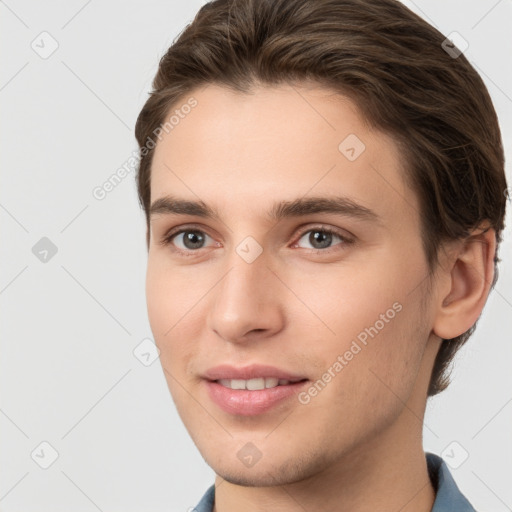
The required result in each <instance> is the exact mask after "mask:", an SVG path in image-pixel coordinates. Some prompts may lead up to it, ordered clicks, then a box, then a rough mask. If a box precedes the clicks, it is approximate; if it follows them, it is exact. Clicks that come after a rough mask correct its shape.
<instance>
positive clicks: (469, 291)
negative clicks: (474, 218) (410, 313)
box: [433, 226, 496, 339]
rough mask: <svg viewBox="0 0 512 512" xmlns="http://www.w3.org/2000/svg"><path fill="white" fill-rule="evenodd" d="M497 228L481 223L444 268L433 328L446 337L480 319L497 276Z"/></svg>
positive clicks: (451, 336)
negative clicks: (495, 257) (495, 261)
mask: <svg viewBox="0 0 512 512" xmlns="http://www.w3.org/2000/svg"><path fill="white" fill-rule="evenodd" d="M495 252H496V232H495V231H494V229H493V228H490V227H486V226H480V227H479V228H478V229H476V230H474V231H473V232H472V233H471V234H470V236H469V237H468V238H466V239H464V241H461V242H459V243H458V244H457V245H456V246H455V251H454V252H452V253H451V256H450V257H449V258H448V263H445V264H444V265H443V266H442V267H443V268H442V269H440V272H441V273H442V276H440V277H441V280H440V282H441V283H442V285H443V286H442V287H440V289H442V290H443V291H442V293H441V294H440V295H439V304H438V311H437V315H436V318H435V322H434V326H433V331H434V333H435V334H436V335H437V336H439V337H440V338H442V339H451V338H455V337H457V336H459V335H461V334H463V333H464V332H466V331H467V330H468V329H469V328H471V327H472V326H473V325H474V323H475V322H476V321H477V320H478V317H479V316H480V313H481V312H482V309H483V308H484V305H485V302H486V301H487V296H488V295H489V292H490V289H491V285H492V281H493V279H494V255H495Z"/></svg>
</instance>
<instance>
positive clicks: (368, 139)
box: [151, 84, 417, 216]
mask: <svg viewBox="0 0 512 512" xmlns="http://www.w3.org/2000/svg"><path fill="white" fill-rule="evenodd" d="M191 98H192V99H193V100H194V102H195V106H194V108H192V109H190V108H183V105H185V104H187V103H190V99H191ZM173 113H174V116H175V119H174V120H175V124H173V128H172V129H171V130H169V132H168V133H165V132H164V133H163V134H162V138H161V140H160V141H159V142H158V144H157V146H156V148H155V153H154V155H153V162H152V175H151V200H152V202H154V201H155V200H157V199H158V198H160V197H163V196H165V195H168V194H170V195H173V196H179V197H182V198H185V199H190V200H198V199H201V200H205V201H206V202H207V203H212V206H214V207H220V206H221V205H225V207H226V208H227V209H230V208H231V206H233V208H235V203H236V210H237V211H240V210H241V209H244V210H247V211H249V210H254V209H258V208H260V206H262V205H263V204H268V203H269V201H271V202H274V201H276V200H292V199H295V198H297V197H302V196H304V195H314V196H319V195H323V196H325V195H326V194H327V195H328V194H335V195H344V196H347V197H350V198H351V199H352V200H354V201H356V202H359V203H361V204H363V205H366V206H368V207H372V209H375V210H380V212H381V213H382V215H383V216H385V215H391V214H394V215H397V214H398V215H400V214H403V213H404V212H403V211H404V209H411V208H412V209H413V210H417V204H416V200H415V197H414V194H413V193H412V191H411V190H410V189H409V188H408V187H407V185H406V183H405V181H404V179H403V166H404V162H403V161H402V158H401V155H400V151H399V148H398V146H397V145H396V143H395V142H394V140H393V139H392V138H391V137H390V136H388V135H386V134H384V133H382V132H380V131H376V130H374V129H372V128H370V127H369V126H368V125H367V123H366V122H365V120H364V119H363V118H362V116H361V115H360V113H359V112H358V109H357V106H356V105H355V104H354V103H353V102H352V101H351V100H350V99H348V98H347V97H345V96H341V95H339V94H336V93H335V92H334V91H331V90H329V89H325V88H322V87H319V86H316V87H315V86H298V85H293V86H292V85H280V86H272V87H269V86H266V87H258V88H255V89H253V90H252V91H251V92H250V93H248V94H247V93H240V92H235V91H232V90H230V89H227V88H225V87H222V86H219V85H215V84H209V85H208V86H207V87H203V88H200V89H196V90H195V91H192V92H191V93H190V95H188V96H186V97H184V98H183V99H182V100H181V102H178V103H176V104H175V105H173V107H172V109H171V110H170V112H169V115H171V114H173ZM169 115H168V116H167V118H169ZM178 119H179V120H178ZM176 121H177V122H176ZM232 213H235V209H233V210H232ZM409 215H410V214H409Z"/></svg>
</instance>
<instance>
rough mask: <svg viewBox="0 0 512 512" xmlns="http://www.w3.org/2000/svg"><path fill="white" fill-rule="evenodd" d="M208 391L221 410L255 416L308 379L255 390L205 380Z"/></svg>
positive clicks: (294, 391) (291, 394) (301, 385)
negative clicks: (231, 387)
mask: <svg viewBox="0 0 512 512" xmlns="http://www.w3.org/2000/svg"><path fill="white" fill-rule="evenodd" d="M205 382H206V386H207V388H208V393H209V395H210V398H211V399H212V401H213V402H215V403H216V404H217V405H218V406H219V407H220V408H221V409H222V410H223V411H225V412H227V413H230V414H238V415H241V416H256V415H258V414H262V413H264V412H267V411H269V410H270V409H271V408H272V407H274V406H276V405H277V404H278V403H280V402H282V401H283V400H286V399H287V398H290V397H292V396H294V395H297V394H298V393H299V391H300V389H301V388H302V387H304V386H305V385H306V384H307V383H308V381H307V380H304V381H301V382H295V383H293V384H286V385H284V386H276V387H275V388H265V389H260V390H256V391H249V390H247V389H230V388H226V387H225V386H222V385H221V384H219V383H218V382H213V381H205Z"/></svg>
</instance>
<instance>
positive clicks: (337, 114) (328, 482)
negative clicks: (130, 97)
mask: <svg viewBox="0 0 512 512" xmlns="http://www.w3.org/2000/svg"><path fill="white" fill-rule="evenodd" d="M190 96H194V98H196V100H197V102H198V105H197V106H196V107H195V108H194V109H193V110H192V111H191V112H190V113H189V114H188V115H187V116H186V117H185V118H184V119H182V120H181V121H180V123H179V124H178V125H177V126H176V127H175V128H174V129H173V130H172V131H171V132H170V133H169V134H164V136H163V138H162V140H160V141H159V142H158V144H157V147H156V149H155V154H154V159H153V166H152V177H151V191H152V192H151V194H152V201H155V200H156V199H158V198H161V197H163V196H165V195H167V194H172V195H173V196H176V197H179V198H182V199H189V200H193V201H197V200H202V201H204V202H205V203H206V204H208V205H211V206H212V207H215V208H217V209H218V211H219V214H220V215H221V220H220V221H217V220H212V219H204V218H201V217H197V216H191V215H168V214H157V215H154V216H152V218H151V230H150V235H151V236H150V243H149V248H148V250H149V252H148V268H147V287H146V295H147V305H148V315H149V321H150V324H151V329H152V331H153V334H154V338H155V341H156V344H157V346H158V348H159V349H160V360H161V364H162V367H163V369H164V372H165V377H166V379H167V383H168V386H169V390H170V392H171V395H172V397H173V400H174V402H175V404H176V407H177V410H178V412H179V414H180V416H181V418H182V420H183V422H184V425H185V426H186V428H187V430H188V432H189V433H190V436H191V437H192V439H193V441H194V442H195V444H196V446H197V447H198V449H199V451H200V452H201V454H202V456H203V457H204V459H205V460H206V462H207V463H208V464H209V465H210V466H211V467H212V468H213V469H214V471H215V473H216V475H217V477H216V486H217V488H216V502H215V510H216V511H217V512H230V511H235V510H245V511H263V510H270V509H272V510H274V511H281V510H283V511H284V510H286V511H296V510H297V511H303V510H311V511H316V510H337V511H345V510H346V511H349V510H350V511H352V512H358V511H363V510H365V511H367V510H373V509H378V510H390V511H395V510H396V511H398V510H401V512H404V511H405V512H407V511H413V510H414V511H416V512H417V511H424V512H427V511H430V510H431V508H432V504H433V501H434V498H435V491H434V489H433V487H432V485H431V483H430V480H429V477H428V474H427V467H426V461H425V455H424V452H423V447H422V439H421V435H422V425H423V416H424V411H425V405H426V396H427V387H428V382H429V379H430V374H431V370H432V365H433V362H434V358H435V355H436V353H437V350H438V348H439V346H440V343H441V337H445V338H452V337H454V336H457V335H459V334H461V333H462V332H464V331H465V330H467V329H468V328H469V327H470V326H471V325H473V323H474V322H475V321H476V319H477V318H478V315H479V314H480V311H481V310H482V308H483V305H484V303H485V300H486V297H487V294H488V291H489V286H490V282H491V281H492V272H493V269H492V255H493V254H494V249H495V245H494V244H495V242H494V232H493V231H492V230H489V231H487V232H486V233H485V234H483V235H480V234H478V233H479V232H478V233H477V232H476V231H475V234H474V238H471V239H470V240H469V241H468V242H467V243H462V242H460V243H452V244H450V245H447V246H446V248H445V249H444V250H443V251H442V255H441V256H442V257H441V267H440V268H439V270H438V272H437V273H436V275H435V276H434V278H433V279H432V281H431V282H430V283H429V279H428V267H427V262H426V259H425V255H424V253H423V250H422V245H421V238H420V214H419V206H418V202H417V198H416V196H415V194H414V193H413V192H412V191H411V190H410V189H409V188H408V187H407V186H406V184H405V182H404V180H403V178H402V173H403V166H405V165H406V162H404V161H403V160H402V157H401V154H400V151H399V148H398V146H397V145H396V144H395V143H394V142H393V140H392V139H391V138H390V137H389V136H387V135H385V134H384V133H381V132H378V131H375V130H372V129H370V128H369V127H368V126H367V125H366V124H365V123H364V121H363V120H362V118H361V117H360V115H359V113H358V111H357V108H356V106H355V105H354V104H353V103H352V102H351V101H350V100H348V99H347V98H345V97H342V96H340V95H336V94H334V93H333V92H330V91H329V90H327V89H324V88H321V87H319V86H316V87H314V86H311V85H306V84H304V83H303V84H299V85H297V84H296V85H294V86H291V85H282V86H279V87H263V86H260V87H257V88H256V89H255V90H254V91H253V92H252V93H251V94H241V93H235V92H233V91H230V90H228V89H226V88H223V87H221V86H217V85H215V84H210V85H209V86H208V87H206V88H201V89H197V90H195V91H194V92H193V93H192V94H191V95H190ZM185 101H186V99H185V100H184V102H185ZM178 107H179V105H178ZM175 108H176V105H175V106H173V110H174V109H175ZM349 134H355V135H356V136H357V137H358V138H359V139H360V140H361V141H363V143H364V144H365V150H364V151H363V152H362V153H361V154H360V155H359V156H358V157H357V158H356V159H355V160H354V161H350V160H349V159H347V158H346V157H345V156H344V154H342V152H340V150H339V149H338V146H339V144H340V142H342V141H343V140H344V139H345V138H346V137H347V136H348V135H349ZM333 195H343V196H346V197H348V198H350V199H351V200H353V201H355V202H357V203H359V204H361V205H363V206H365V207H367V208H370V209H371V210H373V211H374V212H375V213H376V214H377V215H378V216H379V219H380V221H379V222H375V221H371V220H370V221H369V220H362V219H357V218H353V217H349V216H340V215H337V214H333V213H318V214H310V215H308V216H304V217H298V218H287V219H283V220H280V221H279V222H276V221H275V220H269V219H268V218H266V217H265V213H266V212H267V210H269V209H270V207H271V206H272V204H273V203H274V202H275V201H281V200H293V199H296V198H300V197H313V196H315V197H332V196H333ZM322 225H323V226H325V227H327V228H330V229H334V230H337V231H338V232H339V233H340V234H341V236H345V237H347V238H348V239H351V240H353V243H350V244H347V243H344V242H343V241H342V240H341V239H339V238H337V237H336V236H333V238H332V242H331V244H330V246H329V245H328V246H327V248H325V249H318V250H317V252H315V250H314V249H315V247H318V246H314V245H312V243H314V240H313V241H312V235H313V234H314V233H315V228H316V229H318V228H319V227H320V226H322ZM178 226H183V227H184V228H185V227H186V228H189V229H196V230H197V229H199V230H200V231H201V232H202V233H203V234H204V235H206V236H205V239H204V244H203V247H202V248H199V249H190V248H188V247H187V246H186V245H184V237H183V235H177V237H175V238H174V239H173V241H172V242H169V243H168V244H167V245H164V244H161V243H159V242H160V241H161V240H162V239H164V238H165V235H166V234H167V233H168V232H169V231H170V229H171V228H175V227H178ZM311 230H313V232H312V231H311ZM304 235H305V236H304ZM310 235H311V236H310ZM247 236H251V237H253V238H254V239H255V240H256V241H257V242H258V243H259V245H260V246H261V248H262V249H263V252H262V253H261V255H260V256H259V257H257V258H256V259H255V260H254V261H253V262H252V263H250V264H249V263H247V262H246V261H244V260H243V259H242V258H241V257H240V256H239V254H237V252H236V248H237V246H238V244H240V242H242V240H244V239H245V238H246V237H247ZM473 242H476V243H473ZM179 249H182V250H184V251H187V250H188V253H189V254H191V253H193V254H192V256H184V255H181V254H179V253H178V252H177V250H179ZM194 251H195V252H194ZM321 251H324V252H321ZM429 284H430V285H431V286H430V287H429V286H428V285H429ZM396 303H398V304H399V305H401V310H400V311H399V312H397V313H396V314H395V315H394V318H393V319H391V320H389V321H388V322H386V323H385V326H384V327H383V328H382V329H380V330H379V332H378V334H377V335H375V336H374V337H373V338H368V343H367V345H362V349H361V350H360V352H358V353H357V355H355V356H354V357H353V359H352V360H350V361H349V362H348V364H346V365H345V366H344V367H343V369H342V370H341V371H339V372H338V373H336V376H335V377H333V378H332V379H331V381H330V382H329V383H328V384H327V385H326V386H325V387H324V388H323V389H322V390H321V392H319V393H318V394H317V395H316V396H314V397H312V398H311V400H310V401H309V403H307V404H302V403H300V401H299V400H298V399H297V398H296V397H292V398H291V399H290V400H286V401H285V402H283V403H281V404H279V405H278V406H277V407H274V408H273V409H271V410H270V411H268V412H266V413H264V414H260V415H258V416H254V417H242V416H239V415H234V414H229V413H226V412H224V411H223V410H222V409H220V408H219V407H218V406H217V405H216V404H215V403H213V402H212V401H211V400H210V398H209V396H208V394H207V392H206V386H205V382H204V381H203V379H202V378H201V375H202V374H203V373H204V372H205V371H206V370H207V369H208V368H211V367H213V366H217V365H219V364H224V363H227V364H231V365H233V366H247V365H249V364H253V363H259V364H268V365H273V366H277V367H279V368H282V369H284V370H286V371H289V372H292V373H294V374H299V375H303V376H305V377H307V378H308V379H310V380H311V381H312V382H314V381H316V380H317V379H319V378H321V377H322V375H323V374H324V373H325V372H326V371H327V369H328V368H329V367H332V366H333V364H334V363H335V361H336V360H337V357H338V356H339V355H343V354H344V353H345V352H346V351H347V350H348V349H349V348H350V346H351V344H352V342H353V341H354V340H355V339H357V335H358V334H360V333H361V332H362V331H364V329H365V328H368V327H370V326H374V325H375V324H376V321H377V320H379V319H380V318H381V316H380V315H382V314H385V313H386V311H387V310H389V309H390V308H392V307H393V304H396ZM359 345H361V344H359ZM248 442H251V443H253V444H254V445H255V446H256V447H257V448H258V450H259V451H260V452H261V454H262V455H261V459H260V460H259V461H258V462H257V463H256V464H255V465H254V466H252V467H246V466H245V465H244V464H242V462H241V461H240V460H239V458H238V457H237V452H238V451H239V450H240V449H242V448H243V447H244V446H245V445H246V443H248Z"/></svg>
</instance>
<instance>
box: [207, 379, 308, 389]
mask: <svg viewBox="0 0 512 512" xmlns="http://www.w3.org/2000/svg"><path fill="white" fill-rule="evenodd" d="M306 380H307V379H295V380H288V379H279V378H277V377H256V378H254V379H247V380H246V379H219V380H214V381H213V382H217V383H218V384H220V385H221V386H224V387H225V388H228V389H247V390H249V391H261V390H262V389H271V388H276V387H278V386H288V385H289V384H295V383H297V382H304V381H306Z"/></svg>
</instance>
